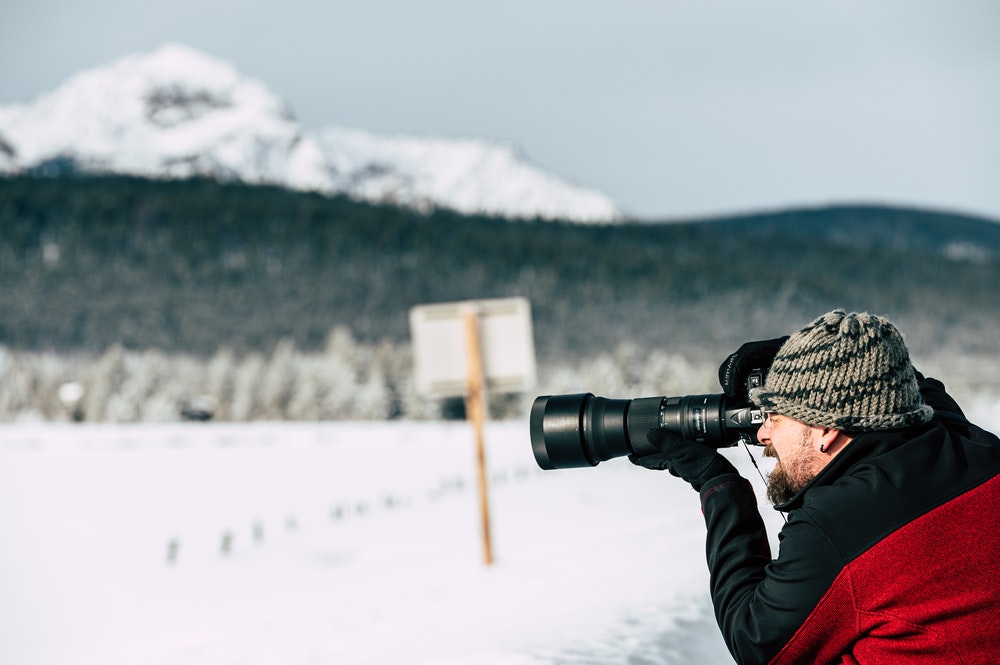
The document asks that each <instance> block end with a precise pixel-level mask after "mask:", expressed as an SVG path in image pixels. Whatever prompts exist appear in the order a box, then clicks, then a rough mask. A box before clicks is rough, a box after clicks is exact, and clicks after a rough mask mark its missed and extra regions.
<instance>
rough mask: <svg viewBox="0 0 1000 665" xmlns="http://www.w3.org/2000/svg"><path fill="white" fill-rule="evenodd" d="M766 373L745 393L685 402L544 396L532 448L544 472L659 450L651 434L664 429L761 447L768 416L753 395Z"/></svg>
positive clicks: (712, 442) (722, 443)
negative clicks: (759, 442)
mask: <svg viewBox="0 0 1000 665" xmlns="http://www.w3.org/2000/svg"><path fill="white" fill-rule="evenodd" d="M765 374H766V371H765V370H760V369H754V370H752V371H751V372H749V374H748V376H747V380H746V389H745V392H744V393H743V394H741V395H738V396H736V397H731V396H729V395H725V394H712V395H685V396H682V397H666V396H660V397H641V398H636V399H608V398H606V397H596V396H595V395H593V394H592V393H578V394H572V395H543V396H540V397H537V398H535V401H534V403H533V404H532V406H531V415H530V418H529V420H530V423H529V424H530V428H531V449H532V452H533V453H534V455H535V461H536V462H537V463H538V466H539V467H541V468H542V469H546V470H550V469H569V468H574V467H585V466H597V465H598V464H599V463H600V462H604V461H607V460H609V459H612V458H614V457H622V456H626V455H646V454H650V453H655V452H657V449H656V448H655V447H654V446H653V445H652V444H650V443H649V442H648V441H647V440H646V433H647V432H648V431H649V430H651V429H653V428H656V427H662V428H665V429H668V430H670V431H671V432H674V433H676V434H678V435H680V436H682V437H684V438H685V439H688V440H690V441H694V442H698V443H703V444H705V445H709V446H713V447H716V448H725V447H729V446H735V445H738V444H740V443H748V444H751V443H752V444H757V438H756V430H757V429H758V428H759V427H760V426H761V424H763V422H764V414H763V413H762V412H761V410H760V409H759V408H758V407H757V406H755V405H754V404H753V403H752V402H751V401H750V393H751V391H753V390H755V389H759V388H761V387H762V386H763V385H764V378H765Z"/></svg>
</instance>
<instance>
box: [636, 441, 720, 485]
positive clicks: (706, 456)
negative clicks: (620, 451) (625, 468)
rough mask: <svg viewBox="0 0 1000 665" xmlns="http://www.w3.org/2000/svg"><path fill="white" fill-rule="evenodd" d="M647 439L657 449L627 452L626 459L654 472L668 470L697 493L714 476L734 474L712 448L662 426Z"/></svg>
mask: <svg viewBox="0 0 1000 665" xmlns="http://www.w3.org/2000/svg"><path fill="white" fill-rule="evenodd" d="M646 440H647V441H649V443H650V444H651V445H653V446H655V447H656V448H657V449H658V450H659V451H660V452H656V453H649V454H648V455H641V456H640V455H629V458H628V459H629V461H630V462H632V464H635V465H636V466H641V467H645V468H647V469H653V470H654V471H669V472H670V473H671V474H673V475H675V476H677V477H678V478H681V479H683V480H686V481H687V482H689V483H690V484H691V487H693V488H694V489H695V491H696V492H700V491H701V486H702V485H704V484H705V483H707V482H708V481H709V480H711V479H712V478H715V477H716V476H722V475H725V474H727V473H737V471H736V467H734V466H733V465H732V464H731V463H730V462H729V460H727V459H726V458H725V457H723V456H722V455H720V454H719V452H718V451H717V450H716V449H715V448H712V447H710V446H706V445H705V444H703V443H696V442H694V441H688V440H687V439H685V438H683V437H681V436H678V435H677V434H674V433H673V432H671V431H669V430H666V429H663V428H662V427H656V428H654V429H651V430H649V432H647V434H646Z"/></svg>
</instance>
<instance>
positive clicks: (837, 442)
mask: <svg viewBox="0 0 1000 665" xmlns="http://www.w3.org/2000/svg"><path fill="white" fill-rule="evenodd" d="M850 442H851V437H849V436H847V435H846V434H844V433H843V432H841V431H840V430H839V429H833V428H832V427H823V428H822V429H820V432H819V451H820V452H821V453H823V454H824V455H836V454H837V453H839V452H840V451H841V450H842V449H843V448H844V446H846V445H847V444H848V443H850Z"/></svg>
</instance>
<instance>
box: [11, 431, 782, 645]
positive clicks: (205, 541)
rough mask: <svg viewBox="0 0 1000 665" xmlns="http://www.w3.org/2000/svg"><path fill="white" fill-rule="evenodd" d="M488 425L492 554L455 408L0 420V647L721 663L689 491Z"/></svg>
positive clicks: (742, 459)
mask: <svg viewBox="0 0 1000 665" xmlns="http://www.w3.org/2000/svg"><path fill="white" fill-rule="evenodd" d="M485 440H486V449H487V464H488V469H489V477H490V482H489V487H490V492H489V496H490V524H491V528H490V533H491V535H492V544H493V554H494V558H495V562H494V564H493V565H492V566H487V565H485V563H484V548H483V544H482V531H481V522H480V517H479V505H478V498H477V491H476V481H475V478H476V473H475V464H474V459H475V458H474V443H473V442H474V436H473V432H472V429H471V427H470V426H469V425H468V424H466V423H410V422H394V423H340V424H325V423H311V424H287V423H257V424H173V425H132V426H121V425H119V426H113V425H105V426H102V425H69V424H63V425H56V424H35V425H6V426H3V427H0V538H2V542H3V546H2V547H0V575H2V577H0V588H3V590H4V593H3V594H0V625H3V626H4V629H3V633H4V637H3V639H2V640H0V662H2V663H11V664H16V665H42V664H45V665H60V664H70V663H72V664H73V665H90V664H94V665H97V664H100V665H115V664H119V663H120V664H126V663H127V664H129V665H138V664H150V665H154V664H155V665H160V664H163V665H166V664H168V663H185V665H209V664H211V665H227V664H230V663H233V664H235V663H240V664H243V665H255V664H258V663H259V664H261V665H264V664H267V665H273V664H274V663H283V664H298V663H302V664H305V663H310V664H331V665H332V664H335V663H336V664H338V665H339V664H344V663H350V664H358V665H381V664H390V663H392V664H398V663H414V664H425V663H427V664H429V663H435V664H445V665H485V664H490V665H494V664H499V665H539V664H543V663H552V664H555V663H559V664H564V663H565V664H568V663H581V664H582V663H652V662H657V663H689V662H699V663H705V662H711V663H725V662H731V659H730V658H729V656H728V653H727V652H726V650H725V647H724V645H723V643H722V641H721V638H720V637H719V633H718V628H717V627H716V625H715V622H714V619H713V617H712V613H711V606H710V603H709V599H708V591H707V588H708V575H707V570H706V566H705V562H704V525H703V523H702V519H701V514H700V511H699V508H698V497H697V494H696V493H695V492H694V491H693V490H691V489H690V488H689V487H688V486H687V485H686V484H685V483H683V482H681V481H679V480H677V479H676V478H673V477H672V476H670V475H668V474H664V473H656V472H651V471H647V470H645V469H639V468H637V467H633V466H632V465H631V464H629V463H628V462H627V460H623V459H616V460H611V461H609V462H605V463H603V464H601V465H600V466H599V467H597V468H595V469H566V470H560V471H548V472H544V471H541V470H539V469H538V468H537V466H536V465H535V463H534V460H533V458H532V456H531V451H530V443H529V439H528V426H527V423H525V422H503V423H491V424H489V425H488V426H487V429H486V433H485ZM726 454H727V455H728V456H730V458H731V459H733V460H734V462H735V463H736V464H737V465H738V466H740V467H741V469H743V470H744V473H745V474H747V475H748V477H750V478H759V476H756V475H754V474H755V473H756V472H755V471H754V470H753V469H752V468H750V465H749V456H748V454H747V451H746V450H745V449H731V450H728V451H726ZM757 483H758V487H762V485H763V482H762V481H759V480H757ZM763 512H764V514H765V516H766V518H767V519H768V520H769V528H772V527H773V531H774V532H776V531H777V529H778V528H779V527H780V517H779V516H778V515H777V514H776V513H774V511H773V510H770V509H769V508H766V507H765V508H764V509H763ZM227 534H228V536H227ZM227 541H228V543H229V546H228V552H227V551H224V550H225V549H226V548H224V543H226V542H227Z"/></svg>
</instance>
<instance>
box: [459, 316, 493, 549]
mask: <svg viewBox="0 0 1000 665" xmlns="http://www.w3.org/2000/svg"><path fill="white" fill-rule="evenodd" d="M463 317H464V319H465V341H466V347H465V348H466V353H467V356H468V361H469V362H468V365H469V389H468V391H467V393H466V397H465V411H466V416H467V417H468V419H469V421H470V422H471V423H472V426H473V428H474V430H475V434H476V466H477V469H478V474H479V511H480V517H481V519H482V526H483V560H484V562H485V563H486V565H487V566H490V565H492V564H493V545H492V542H491V537H490V500H489V489H488V487H487V479H488V476H487V474H486V446H485V444H484V442H483V424H484V422H485V421H486V382H485V379H484V376H483V354H482V349H481V348H480V343H479V312H478V311H477V309H476V307H475V305H474V304H470V305H469V306H468V307H466V308H465V311H464V312H463Z"/></svg>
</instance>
